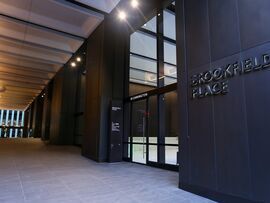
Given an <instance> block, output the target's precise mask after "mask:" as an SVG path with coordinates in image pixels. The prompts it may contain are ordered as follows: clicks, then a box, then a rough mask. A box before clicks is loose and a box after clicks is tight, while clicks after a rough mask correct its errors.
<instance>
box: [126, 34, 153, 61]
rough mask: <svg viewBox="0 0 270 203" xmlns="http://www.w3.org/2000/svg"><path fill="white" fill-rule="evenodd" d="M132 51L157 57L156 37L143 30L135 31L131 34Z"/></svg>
mask: <svg viewBox="0 0 270 203" xmlns="http://www.w3.org/2000/svg"><path fill="white" fill-rule="evenodd" d="M130 52H132V53H136V54H139V55H142V56H147V57H149V58H153V59H156V58H157V43H156V38H155V37H153V36H151V35H148V34H145V33H142V32H134V33H133V34H132V35H131V36H130Z"/></svg>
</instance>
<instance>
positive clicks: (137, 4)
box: [131, 0, 139, 8]
mask: <svg viewBox="0 0 270 203" xmlns="http://www.w3.org/2000/svg"><path fill="white" fill-rule="evenodd" d="M131 6H132V7H133V8H137V7H138V6H139V2H138V0H131Z"/></svg>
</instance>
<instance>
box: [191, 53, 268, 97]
mask: <svg viewBox="0 0 270 203" xmlns="http://www.w3.org/2000/svg"><path fill="white" fill-rule="evenodd" d="M267 68H270V54H262V55H261V56H260V57H250V58H247V59H244V60H242V61H235V62H233V63H229V64H226V65H224V66H220V67H218V68H215V69H213V70H208V71H205V72H201V73H198V74H194V75H192V76H191V78H190V86H191V98H192V99H201V98H205V97H207V96H215V95H226V94H227V93H228V92H229V79H231V78H233V77H236V76H242V75H244V74H248V73H252V72H256V71H261V70H265V69H267Z"/></svg>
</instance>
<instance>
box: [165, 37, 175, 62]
mask: <svg viewBox="0 0 270 203" xmlns="http://www.w3.org/2000/svg"><path fill="white" fill-rule="evenodd" d="M164 62H167V63H170V64H174V65H176V46H175V44H172V43H169V42H167V41H164Z"/></svg>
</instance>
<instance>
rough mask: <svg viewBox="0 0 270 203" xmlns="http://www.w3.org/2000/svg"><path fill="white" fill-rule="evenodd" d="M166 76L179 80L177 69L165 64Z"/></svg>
mask: <svg viewBox="0 0 270 203" xmlns="http://www.w3.org/2000/svg"><path fill="white" fill-rule="evenodd" d="M164 74H165V76H169V77H173V78H177V67H176V66H172V65H169V64H167V63H164Z"/></svg>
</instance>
